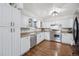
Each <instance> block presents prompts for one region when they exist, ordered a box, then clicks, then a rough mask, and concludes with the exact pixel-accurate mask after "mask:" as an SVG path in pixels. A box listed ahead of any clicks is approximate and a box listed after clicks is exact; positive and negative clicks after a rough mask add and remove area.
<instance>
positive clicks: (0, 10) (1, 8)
mask: <svg viewBox="0 0 79 59" xmlns="http://www.w3.org/2000/svg"><path fill="white" fill-rule="evenodd" d="M11 20H12V18H11V8H10V6H9V5H7V4H6V5H5V4H0V26H10V25H11Z"/></svg>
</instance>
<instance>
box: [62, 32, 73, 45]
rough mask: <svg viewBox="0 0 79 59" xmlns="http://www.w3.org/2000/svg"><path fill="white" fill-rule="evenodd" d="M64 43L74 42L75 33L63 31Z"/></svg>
mask: <svg viewBox="0 0 79 59" xmlns="http://www.w3.org/2000/svg"><path fill="white" fill-rule="evenodd" d="M62 43H66V44H71V45H73V44H74V40H73V35H72V34H68V33H62Z"/></svg>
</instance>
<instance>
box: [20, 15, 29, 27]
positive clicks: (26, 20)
mask: <svg viewBox="0 0 79 59" xmlns="http://www.w3.org/2000/svg"><path fill="white" fill-rule="evenodd" d="M21 27H24V28H27V27H29V17H27V16H25V15H22V20H21Z"/></svg>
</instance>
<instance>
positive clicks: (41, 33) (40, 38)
mask: <svg viewBox="0 0 79 59" xmlns="http://www.w3.org/2000/svg"><path fill="white" fill-rule="evenodd" d="M43 40H44V32H40V33H37V44H39V43H40V42H41V41H43Z"/></svg>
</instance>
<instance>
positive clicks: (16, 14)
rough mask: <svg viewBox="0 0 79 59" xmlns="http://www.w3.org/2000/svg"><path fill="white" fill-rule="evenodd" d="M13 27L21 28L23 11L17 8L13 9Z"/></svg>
mask: <svg viewBox="0 0 79 59" xmlns="http://www.w3.org/2000/svg"><path fill="white" fill-rule="evenodd" d="M11 12H12V25H13V26H18V27H20V26H21V18H22V16H21V11H19V10H17V9H15V8H12V11H11Z"/></svg>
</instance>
